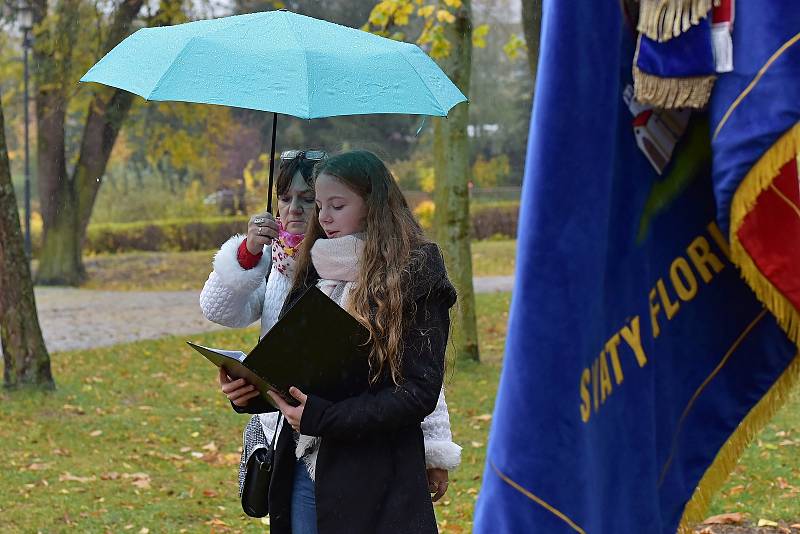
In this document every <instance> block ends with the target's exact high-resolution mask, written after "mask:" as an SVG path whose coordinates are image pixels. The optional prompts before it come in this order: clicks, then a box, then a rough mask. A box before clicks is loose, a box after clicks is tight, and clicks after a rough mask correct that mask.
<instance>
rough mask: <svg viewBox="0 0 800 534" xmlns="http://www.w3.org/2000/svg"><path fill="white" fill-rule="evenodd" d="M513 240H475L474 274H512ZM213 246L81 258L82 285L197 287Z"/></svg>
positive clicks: (205, 273)
mask: <svg viewBox="0 0 800 534" xmlns="http://www.w3.org/2000/svg"><path fill="white" fill-rule="evenodd" d="M515 247H516V241H514V240H502V241H475V242H474V243H473V244H472V266H473V272H474V275H475V276H504V275H512V274H514V255H515ZM215 252H216V251H215V250H202V251H193V252H128V253H124V254H104V255H98V256H89V257H87V258H85V260H84V263H85V265H86V271H87V273H88V275H89V279H88V281H87V282H86V283H85V284H84V285H83V288H84V289H102V290H111V291H181V290H199V289H200V288H202V287H203V283H205V281H206V279H207V278H208V273H209V272H210V271H211V262H212V260H213V257H214V253H215Z"/></svg>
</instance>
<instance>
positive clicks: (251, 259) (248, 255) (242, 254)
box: [236, 238, 264, 269]
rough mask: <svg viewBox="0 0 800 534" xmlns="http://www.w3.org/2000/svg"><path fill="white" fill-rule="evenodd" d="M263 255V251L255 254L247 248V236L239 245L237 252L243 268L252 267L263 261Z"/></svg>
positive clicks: (237, 257)
mask: <svg viewBox="0 0 800 534" xmlns="http://www.w3.org/2000/svg"><path fill="white" fill-rule="evenodd" d="M263 255H264V253H263V252H259V253H258V254H253V253H252V252H250V251H249V250H247V238H245V239H244V240H243V241H242V244H241V245H239V252H238V253H237V254H236V259H237V260H239V265H241V266H242V269H252V268H253V267H255V266H256V265H258V262H259V261H261V256H263Z"/></svg>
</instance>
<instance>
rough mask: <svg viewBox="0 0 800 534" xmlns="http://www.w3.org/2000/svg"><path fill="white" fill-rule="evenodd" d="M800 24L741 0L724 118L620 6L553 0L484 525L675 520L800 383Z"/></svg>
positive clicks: (792, 5) (509, 529)
mask: <svg viewBox="0 0 800 534" xmlns="http://www.w3.org/2000/svg"><path fill="white" fill-rule="evenodd" d="M756 4H759V5H756ZM798 32H800V6H798V5H797V3H796V1H792V0H775V1H773V2H770V7H769V9H765V8H764V7H763V6H760V3H756V2H749V3H746V2H740V3H739V5H737V13H736V22H735V26H734V29H733V35H732V38H733V46H734V50H733V62H734V70H733V72H730V73H725V74H720V75H719V77H718V79H717V81H716V85H715V87H714V90H713V93H712V96H711V103H710V105H709V108H708V110H707V111H702V112H701V111H693V112H688V111H684V110H673V111H663V110H658V109H652V108H648V107H647V106H643V105H640V104H638V103H637V102H636V100H635V99H634V98H633V97H632V95H633V89H632V87H631V84H632V74H631V70H632V62H633V58H634V54H635V47H636V42H637V36H636V32H635V30H634V29H633V28H632V27H631V26H630V25H629V24H628V23H627V22H626V20H625V18H624V16H623V11H622V10H621V9H620V2H617V1H613V0H603V1H598V2H592V3H591V6H589V5H585V4H583V3H581V5H580V6H579V5H578V3H577V2H568V1H563V0H557V1H549V2H547V1H546V2H545V8H544V16H543V25H542V36H541V53H540V59H539V72H538V76H537V87H536V97H535V103H534V109H533V113H532V118H531V127H530V136H529V144H528V155H527V163H526V171H525V179H524V183H523V192H522V196H523V198H522V207H521V212H520V223H519V231H518V245H517V246H518V249H517V267H516V282H515V291H514V296H513V299H512V305H511V314H510V320H509V334H508V339H507V343H506V354H505V359H504V365H503V371H502V376H501V380H500V387H499V391H498V396H497V400H496V406H495V411H494V418H493V423H492V429H491V434H490V439H489V448H488V451H487V459H486V466H485V471H484V480H483V485H482V488H481V492H480V497H479V499H478V503H477V507H476V515H475V532H476V533H480V534H483V533H487V534H488V533H517V532H520V533H522V532H524V533H533V534H535V533H546V534H559V533H565V534H566V533H574V532H579V533H590V534H594V533H608V534H612V533H613V534H627V533H637V534H638V533H642V532H647V533H664V534H666V533H674V532H676V530H678V529H679V527H681V526H686V525H687V524H688V523H689V522H691V521H693V520H697V519H700V518H702V514H703V513H704V511H705V508H704V507H705V505H706V504H707V502H708V500H709V499H710V498H711V496H712V495H713V492H714V491H715V489H717V488H718V487H719V486H720V485H721V483H722V482H723V481H724V479H725V477H726V476H727V474H728V471H729V469H730V468H732V467H733V465H734V463H735V461H736V459H737V458H738V455H739V454H740V453H741V451H742V449H743V448H744V446H745V445H746V443H747V440H748V439H749V438H750V437H752V435H753V434H754V433H755V432H756V431H757V430H758V429H759V427H760V425H762V424H763V423H764V422H765V421H766V420H768V418H769V417H770V416H771V415H772V414H773V413H774V411H775V410H776V409H777V407H778V406H779V404H780V400H781V397H782V394H783V393H785V392H786V391H787V389H788V388H789V387H790V386H791V385H792V383H793V381H796V380H797V378H798V376H799V375H800V359H798V358H797V353H798V345H800V335H798V332H800V319H799V318H800V313H798V309H800V287H798V286H800V272H799V271H798V269H800V262H798V263H795V264H794V265H792V264H791V262H786V261H783V259H782V258H786V257H788V256H786V255H787V254H797V253H798V252H797V251H800V246H798V244H799V242H798V239H799V238H800V207H798V206H800V191H798V189H799V188H798V182H797V160H796V158H797V155H798V152H800V126H799V123H798V121H800V98H798V95H800V33H798ZM792 180H794V181H792ZM774 190H777V193H776V192H775V191H774ZM768 195H772V196H768ZM793 206H794V210H793V209H792V207H793ZM760 208H763V209H761V211H760V212H759V209H760ZM779 208H780V209H779ZM773 214H777V215H774V217H776V218H770V217H773ZM792 217H794V219H792ZM777 228H783V229H784V230H783V231H780V232H779V231H778V230H776V229H777ZM776 233H779V235H778V237H777V238H776V235H775V234H776ZM792 250H794V251H795V252H792Z"/></svg>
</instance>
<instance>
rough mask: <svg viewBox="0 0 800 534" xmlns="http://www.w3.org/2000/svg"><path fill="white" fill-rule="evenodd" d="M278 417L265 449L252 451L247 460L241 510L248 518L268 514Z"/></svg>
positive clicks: (278, 423) (278, 424)
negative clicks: (273, 432)
mask: <svg viewBox="0 0 800 534" xmlns="http://www.w3.org/2000/svg"><path fill="white" fill-rule="evenodd" d="M279 426H280V416H279V417H278V420H277V421H276V423H275V434H274V435H273V436H272V441H270V442H269V443H268V444H267V446H266V447H261V448H258V449H256V450H255V451H253V453H252V454H251V455H250V457H249V458H248V459H247V465H246V466H245V470H244V483H243V484H242V510H244V513H246V514H247V515H249V516H250V517H264V516H266V515H267V513H269V484H270V481H271V480H272V468H273V464H274V460H275V439H276V438H277V437H278V427H279Z"/></svg>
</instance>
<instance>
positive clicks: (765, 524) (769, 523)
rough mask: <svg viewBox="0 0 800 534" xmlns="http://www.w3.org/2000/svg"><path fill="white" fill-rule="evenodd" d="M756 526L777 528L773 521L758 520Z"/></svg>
mask: <svg viewBox="0 0 800 534" xmlns="http://www.w3.org/2000/svg"><path fill="white" fill-rule="evenodd" d="M756 526H758V527H777V526H778V523H776V522H775V521H770V520H769V519H759V520H758V524H757V525H756Z"/></svg>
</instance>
